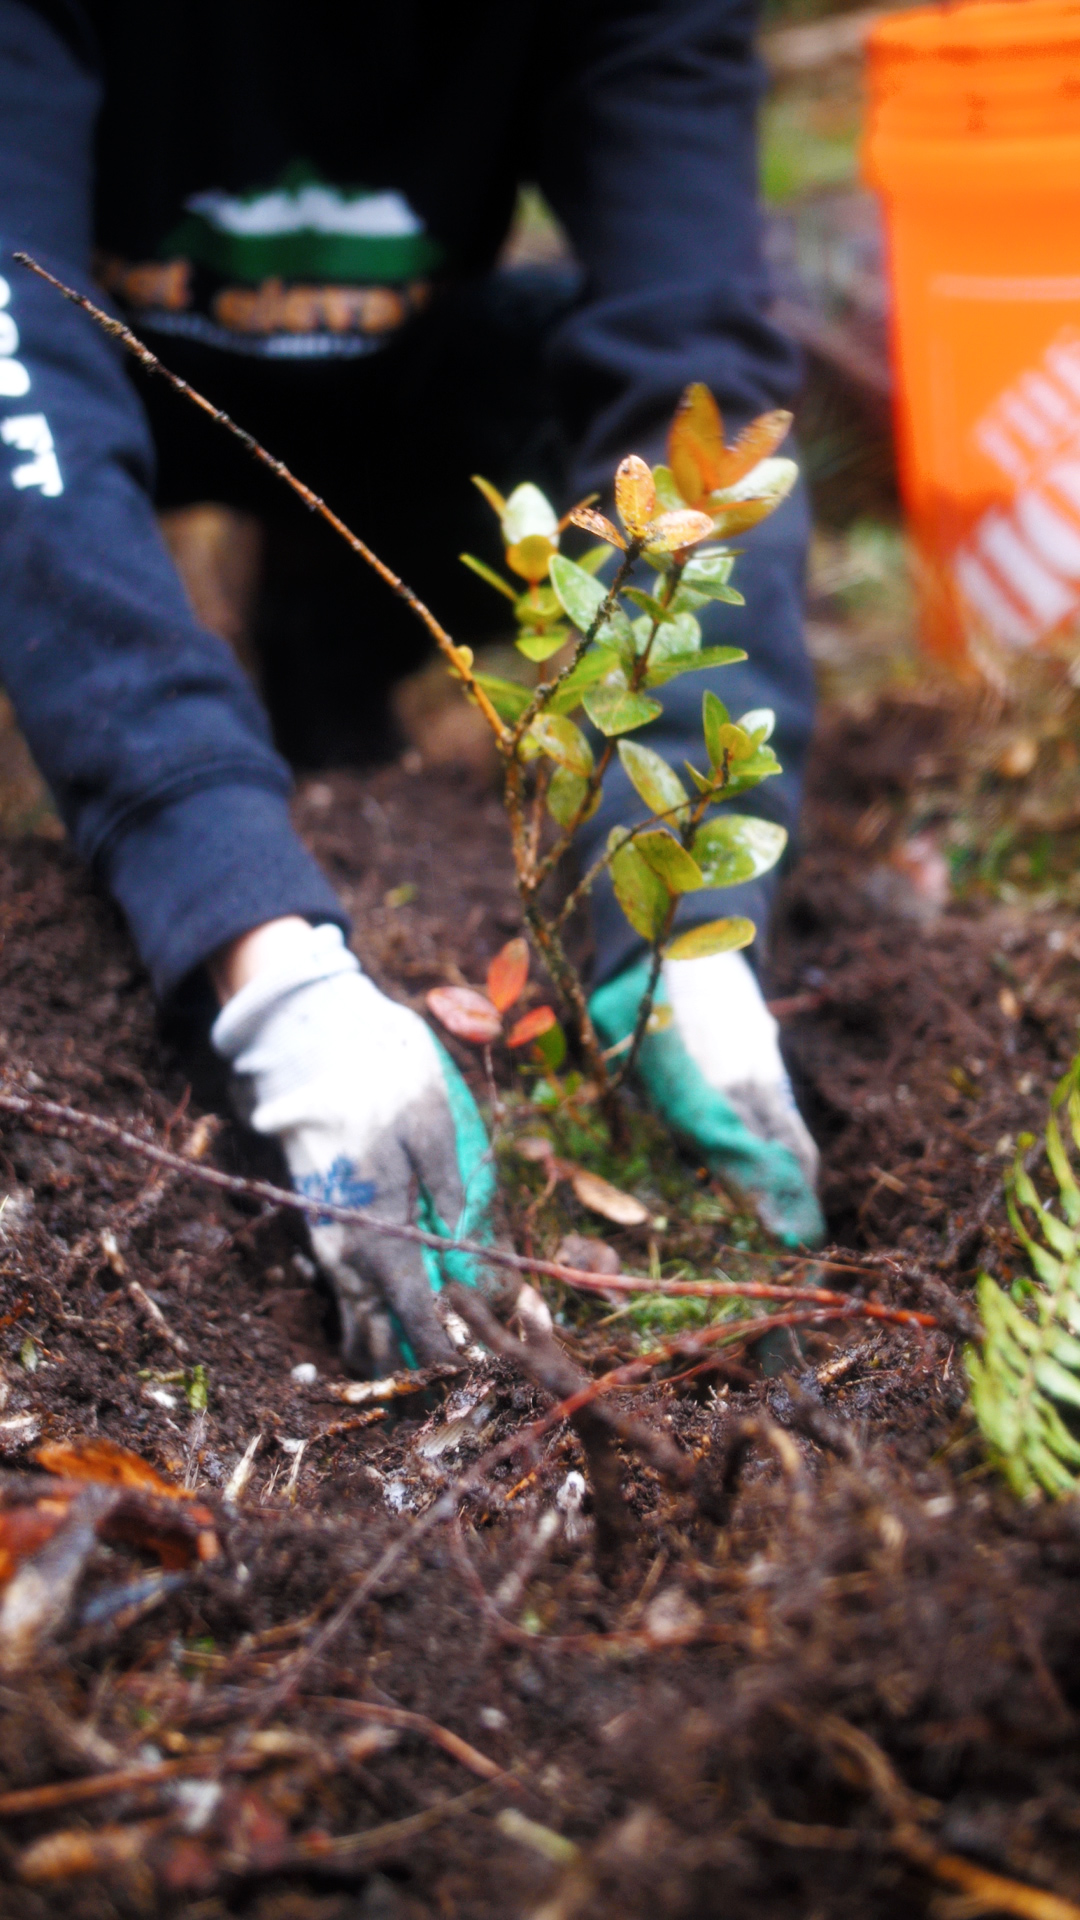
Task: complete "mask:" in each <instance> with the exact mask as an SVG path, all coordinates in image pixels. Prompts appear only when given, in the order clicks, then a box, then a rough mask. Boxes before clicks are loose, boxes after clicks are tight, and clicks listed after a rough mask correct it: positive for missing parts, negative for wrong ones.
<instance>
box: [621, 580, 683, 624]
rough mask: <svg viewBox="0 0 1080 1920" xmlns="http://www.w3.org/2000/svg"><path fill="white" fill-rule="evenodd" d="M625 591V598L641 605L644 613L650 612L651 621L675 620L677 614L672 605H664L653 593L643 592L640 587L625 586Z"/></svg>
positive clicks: (636, 605)
mask: <svg viewBox="0 0 1080 1920" xmlns="http://www.w3.org/2000/svg"><path fill="white" fill-rule="evenodd" d="M623 593H624V598H625V599H627V600H632V601H633V603H634V605H635V607H640V608H641V611H642V613H647V614H648V616H649V619H650V621H653V620H658V621H660V622H663V621H665V620H674V618H675V615H674V613H673V612H672V610H671V608H670V607H665V606H662V605H661V603H660V601H659V600H657V599H655V598H654V596H653V595H652V594H651V593H643V592H642V590H641V588H640V587H625V588H624V589H623Z"/></svg>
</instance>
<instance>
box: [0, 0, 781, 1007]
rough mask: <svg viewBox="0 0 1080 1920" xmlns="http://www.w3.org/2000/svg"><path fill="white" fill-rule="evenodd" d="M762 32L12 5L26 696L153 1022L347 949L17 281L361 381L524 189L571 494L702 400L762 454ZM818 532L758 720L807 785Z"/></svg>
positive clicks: (12, 356) (13, 276)
mask: <svg viewBox="0 0 1080 1920" xmlns="http://www.w3.org/2000/svg"><path fill="white" fill-rule="evenodd" d="M752 26H753V14H752V8H751V6H750V5H748V4H746V0H575V4H574V5H573V6H563V5H560V4H555V3H553V0H545V4H544V5H539V4H533V0H522V4H519V5H511V6H507V5H506V0H458V4H457V5H455V6H453V7H446V6H445V5H442V6H435V5H432V4H428V0H395V3H394V5H393V6H392V7H385V6H380V7H376V6H373V5H369V6H360V7H352V8H345V7H342V6H341V5H340V0H308V4H307V5H305V6H304V7H303V8H302V9H300V8H295V7H293V6H287V5H285V4H282V0H258V3H257V4H256V0H215V4H214V5H213V6H211V5H209V4H207V0H188V4H185V5H183V6H180V5H176V4H166V3H165V0H159V4H157V5H154V6H147V5H146V4H145V0H86V3H85V4H84V5H82V6H80V5H78V4H76V0H50V3H48V4H46V3H45V0H42V3H41V4H28V3H25V0H0V271H2V275H3V278H2V280H0V591H2V594H3V606H4V619H3V622H2V625H0V678H2V680H3V683H4V685H5V687H6V688H7V690H8V692H9V693H10V694H11V696H12V698H13V700H14V703H15V706H16V709H17V712H18V715H19V718H20V721H21V723H22V725H23V727H24V729H25V732H26V734H27V737H28V739H29V742H30V745H31V748H32V750H33V752H34V754H35V756H36V758H37V760H38V763H39V765H40V766H41V769H42V771H43V773H44V774H45V777H46V779H47V780H48V782H49V784H50V787H51V789H52V791H53V793H54V795H55V797H56V801H57V804H58V806H59V808H60V811H61V813H62V815H63V818H64V820H65V822H66V824H67V827H68V829H69V831H70V833H71V835H72V839H73V842H74V845H75V847H76V848H77V850H78V851H79V853H80V854H81V855H82V856H83V857H84V858H85V859H86V860H88V861H89V862H91V863H92V864H93V865H94V867H95V869H96V870H97V872H98V874H99V876H100V877H101V879H102V881H103V882H104V884H105V885H106V886H107V887H109V888H110V889H111V891H112V892H113V894H114V896H115V897H116V898H117V899H118V900H119V902H120V904H121V906H122V907H123V908H124V910H125V911H126V913H127V915H128V919H129V921H130V924H131V926H132V930H133V933H134V936H135V939H136V941H137V944H138V946H139V948H140V951H141V953H142V955H143V957H144V959H145V960H146V962H147V964H148V966H149V967H150V969H151V972H152V974H153V977H154V980H155V984H156V986H157V988H158V990H159V992H161V993H163V994H167V993H168V992H169V991H170V990H171V989H172V988H173V987H175V986H176V985H177V984H178V982H179V981H180V980H182V979H183V978H184V976H185V975H186V974H188V973H189V972H190V971H191V970H192V969H193V968H194V967H195V966H197V965H198V964H199V963H200V962H201V961H202V960H204V959H205V958H206V957H207V955H208V954H209V953H211V952H212V951H213V950H214V949H215V948H217V947H218V946H220V945H221V944H223V943H224V942H225V941H227V940H229V939H231V938H233V937H234V936H236V935H237V934H239V933H242V932H244V931H245V930H247V929H248V928H249V927H251V926H253V925H256V924H258V923H259V922H261V921H263V920H266V919H269V918H273V917H275V916H276V915H278V914H281V913H300V914H305V915H307V916H308V917H310V918H312V919H327V918H329V919H337V920H343V915H342V912H341V908H340V906H339V904H338V903H337V901H336V899H335V896H334V895H333V893H332V891H331V889H330V888H329V886H328V884H327V883H326V881H325V880H324V879H323V877H322V876H321V874H320V873H319V872H318V870H317V868H316V867H315V866H314V865H313V863H312V862H311V861H310V860H309V858H308V856H307V854H306V853H305V852H304V850H303V849H302V848H301V846H300V845H299V842H298V841H297V840H296V838H295V836H294V834H293V832H292V829H291V827H290V825H289V821H288V815H287V795H288V788H289V776H288V772H287V769H286V767H285V766H284V764H283V762H282V761H281V759H280V758H279V756H278V755H277V754H276V753H275V751H274V749H273V746H272V744H271V741H270V737H269V732H268V728H267V723H266V719H265V716H264V715H263V713H262V711H261V709H260V707H259V705H258V702H257V700H256V698H255V695H254V693H253V692H252V690H251V688H250V687H249V685H248V684H247V682H246V680H245V678H244V677H243V675H242V674H241V672H240V670H239V669H238V667H237V666H236V664H235V662H234V660H233V658H232V655H231V654H230V652H229V651H228V649H227V648H226V647H225V646H224V645H223V643H221V642H220V641H219V640H217V639H216V638H215V637H214V636H212V635H210V634H208V633H207V632H205V631H203V630H202V629H200V628H199V626H198V625H197V624H196V622H195V620H194V618H193V616H192V613H191V611H190V609H189V607H188V604H187V601H186V599H185V596H184V594H183V591H182V589H181V586H180V583H179V580H178V578H177V576H176V574H175V572H174V570H173V567H172V564H171V561H170V560H169V558H168V556H167V554H166V552H165V549H164V547H163V544H162V541H161V538H160V535H159V533H158V530H157V526H156V523H155V519H154V514H153V507H152V471H153V450H152V446H151V444H150V437H149V432H148V429H147V426H146V422H145V420H144V417H143V414H142V411H141V407H140V404H139V402H138V399H137V397H136V395H135V392H134V389H133V387H132V385H131V383H130V381H129V378H128V376H127V372H126V369H125V367H124V366H123V365H122V363H121V359H120V357H119V355H118V353H117V350H116V349H115V348H114V347H113V346H112V345H111V344H110V343H109V342H108V341H107V340H105V339H104V338H103V337H102V336H101V334H100V333H99V332H98V331H97V330H96V329H94V328H93V327H92V325H91V324H90V323H89V322H88V321H87V320H86V318H85V317H84V316H83V315H81V314H80V313H79V312H78V311H77V310H75V309H73V308H72V307H71V306H70V305H68V304H67V303H66V302H64V301H62V300H61V299H60V298H59V297H58V296H57V295H56V294H55V293H54V292H52V291H51V289H49V288H48V287H47V286H45V285H43V284H42V283H41V282H40V281H37V280H35V279H33V278H32V277H31V276H30V275H29V274H28V273H27V272H26V271H25V270H24V269H22V268H20V267H18V266H17V265H15V264H14V263H13V262H12V261H11V257H10V256H11V253H12V251H13V250H15V249H17V248H25V249H26V250H27V251H29V252H32V253H34V254H36V255H37V256H38V257H40V258H41V259H42V260H43V261H44V263H45V264H46V265H48V266H49V267H50V268H51V269H52V270H53V271H54V272H55V273H57V274H58V275H60V276H61V277H62V278H64V279H65V280H67V281H69V282H71V283H73V284H74V285H76V286H78V287H80V288H83V289H84V290H86V291H89V292H91V293H94V292H96V291H97V288H98V286H100V285H103V286H105V287H106V288H107V289H108V291H109V293H110V294H111V296H112V297H113V299H114V300H115V301H116V302H117V303H118V304H119V305H120V306H121V307H126V309H127V310H128V312H129V313H130V314H131V315H132V316H133V318H134V320H135V323H136V324H137V326H138V327H139V329H140V330H141V331H143V332H144V333H145V334H146V337H147V339H148V341H149V342H150V344H152V345H153V346H154V347H155V348H157V349H158V350H159V351H161V352H162V353H163V356H164V357H166V358H168V343H169V341H170V339H172V340H173V341H175V342H177V343H178V344H179V343H180V342H182V341H184V340H187V341H193V342H195V343H197V344H199V345H200V346H202V347H207V346H208V347H210V348H212V349H216V350H218V351H220V352H222V353H225V354H230V355H235V354H243V355H247V356H249V357H251V358H254V359H261V360H265V361H275V360H280V359H283V358H284V359H289V360H291V361H293V362H296V361H301V362H302V361H304V360H312V361H314V360H320V361H323V360H325V359H326V358H327V357H335V358H339V359H343V360H347V359H349V358H354V359H359V358H365V359H366V358H370V356H372V355H376V354H378V352H379V351H380V349H381V348H382V346H383V345H384V344H385V342H386V341H387V340H388V339H390V338H392V337H393V336H394V335H395V334H396V333H397V332H398V330H399V329H401V328H408V327H409V326H410V324H412V322H413V319H414V317H415V315H416V314H417V313H419V312H420V311H421V310H427V309H430V308H432V307H433V306H434V305H435V304H436V303H437V302H438V300H439V298H440V295H441V293H442V292H443V290H444V289H445V288H446V287H448V286H451V285H453V284H454V283H455V282H460V281H461V280H463V279H466V278H468V277H471V276H476V275H480V274H483V273H484V272H485V271H486V270H487V269H489V268H490V266H491V265H492V263H493V261H494V259H495V256H496V254H497V252H498V249H499V246H500V244H501V242H502V240H503V238H504V236H505V233H506V229H507V225H508V222H509V219H510V216H511V212H512V209H513V205H514V199H515V193H516V189H517V186H518V184H519V182H520V181H521V180H523V179H534V180H536V181H538V182H539V184H540V186H541V188H542V189H543V191H544V193H545V194H546V196H547V197H548V199H549V200H550V202H551V204H552V206H553V207H554V208H555V210H556V212H557V213H558V215H559V217H560V219H561V220H562V222H563V224H564V225H565V227H566V229H567V232H568V233H569V235H570V238H571V241H572V243H573V246H574V250H575V253H576V255H577V258H578V260H579V262H580V264H581V267H582V270H583V292H582V296H581V299H580V301H579V303H578V305H577V307H576V309H575V310H574V312H573V313H572V314H571V316H570V317H569V319H567V320H566V321H564V322H563V324H562V325H561V328H560V330H559V334H558V337H557V338H556V339H555V340H554V341H553V342H552V358H553V364H554V366H555V369H556V373H557V378H558V383H559V393H560V397H561V402H562V406H563V411H564V420H565V426H566V430H567V434H568V436H569V442H570V445H571V447H572V449H573V463H572V472H571V475H570V484H571V486H572V488H573V490H574V491H575V492H577V491H580V490H584V488H585V487H587V486H592V485H597V484H601V485H602V484H603V483H604V481H605V480H606V479H607V477H608V476H609V475H610V472H611V468H612V464H613V462H614V461H615V460H617V459H618V458H619V457H621V455H622V454H623V453H624V452H626V451H627V450H628V449H630V448H631V447H636V448H638V449H639V450H648V449H649V447H650V446H655V444H656V440H657V435H658V433H659V431H660V428H661V426H662V423H663V422H664V420H665V419H666V417H667V416H668V415H669V414H670V411H671V409H672V406H673V404H674V402H675V400H676V398H677V396H678V394H679V392H680V390H681V389H682V387H683V386H684V385H685V383H686V382H687V381H688V380H691V379H694V380H705V381H707V382H708V383H709V384H710V385H711V386H712V387H713V389H714V391H715V392H716V393H717V395H718V397H719V398H720V400H721V403H722V405H723V406H724V407H725V409H726V410H728V411H730V412H731V413H733V414H734V415H736V416H746V415H747V414H750V413H753V412H756V411H759V410H760V409H761V408H763V407H766V406H772V405H775V404H777V402H778V401H782V400H783V399H784V398H786V397H787V395H788V393H789V390H790V384H791V378H792V371H793V367H792V358H791V354H790V351H789V349H788V348H787V346H786V345H785V343H784V342H783V341H782V340H781V339H780V338H779V337H778V336H777V334H776V333H775V332H774V330H773V329H772V327H771V326H770V325H769V323H768V322H767V320H766V318H765V317H764V302H765V291H766V290H765V283H764V277H763V271H762V266H761V261H760V255H759V245H758V228H757V217H756V210H755V204H754V202H755V188H754V160H753V152H754V112H755V105H756V99H757V95H758V90H759V74H758V68H757V65H756V62H755V60H754V57H753V53H752V46H751V34H752ZM94 276H96V279H95V278H94ZM208 491H211V489H208ZM790 524H791V531H790V533H789V534H788V535H787V536H784V537H786V539H787V548H786V549H785V552H786V553H787V558H786V559H784V560H783V562H782V564H781V567H780V572H781V574H782V575H783V582H782V583H781V589H780V599H781V600H782V601H783V607H782V608H781V609H780V610H779V612H777V613H776V614H775V616H774V617H775V618H777V619H779V621H780V625H781V626H782V627H783V628H784V629H785V636H786V637H785V638H784V640H783V644H782V645H780V647H779V654H780V655H782V656H783V658H782V661H781V662H780V666H779V668H778V669H777V672H776V673H774V674H773V676H772V677H773V680H774V682H778V681H783V682H784V683H785V684H784V685H779V684H776V685H774V686H772V687H770V686H769V685H765V687H764V690H765V692H767V693H769V692H771V693H773V695H774V703H775V701H776V696H777V695H778V696H779V703H780V705H781V707H782V709H784V712H782V716H781V717H782V723H783V722H784V718H785V712H786V714H787V721H788V723H789V724H788V732H789V735H790V738H789V741H788V748H787V750H788V755H789V758H790V757H792V756H794V759H795V760H797V759H798V758H799V757H800V756H801V752H802V746H803V744H804V738H805V731H806V721H807V717H808V691H807V686H806V678H805V670H804V663H803V664H800V661H801V656H800V655H799V650H798V641H797V621H798V611H797V599H798V577H797V576H798V568H799V558H798V552H799V540H800V535H799V530H798V524H797V516H796V519H795V520H792V521H791V523H790ZM784 537H782V539H781V547H782V546H783V538H784ZM777 550H778V549H775V543H774V560H773V561H772V562H771V563H770V565H771V567H772V574H773V575H775V574H776V562H775V551H777ZM770 577H772V576H770ZM785 583H786V584H785ZM743 584H744V589H745V586H746V581H745V580H744V582H743ZM773 586H774V588H775V586H776V580H775V579H774V580H773ZM774 597H775V595H774ZM793 634H794V635H795V636H796V637H794V638H793V637H792V636H793ZM711 637H712V636H710V638H711ZM768 678H769V675H768V674H766V675H765V680H766V681H767V680H768ZM760 680H761V676H759V681H760ZM729 688H730V682H729V683H728V685H727V686H726V687H725V689H724V692H725V697H727V695H728V691H729ZM785 688H786V690H785ZM761 691H762V688H761V685H760V684H758V683H755V685H754V688H753V693H754V696H755V697H754V703H755V704H756V703H758V702H759V700H760V696H761ZM695 698H696V700H697V701H699V700H700V683H699V684H697V686H696V692H695ZM747 704H748V705H749V704H751V701H750V700H749V699H748V700H747ZM793 795H794V786H792V787H791V788H790V791H789V795H788V798H787V799H785V800H782V801H781V800H779V799H778V801H777V803H776V804H777V805H778V807H779V810H780V812H781V813H782V814H783V812H784V809H785V807H786V808H787V809H788V811H790V807H791V805H793ZM606 970H608V971H610V967H609V968H607V969H606Z"/></svg>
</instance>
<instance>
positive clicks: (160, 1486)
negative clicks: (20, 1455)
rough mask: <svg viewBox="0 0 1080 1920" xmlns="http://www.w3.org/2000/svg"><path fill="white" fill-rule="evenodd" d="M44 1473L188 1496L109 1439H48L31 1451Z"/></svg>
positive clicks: (182, 1497) (175, 1496)
mask: <svg viewBox="0 0 1080 1920" xmlns="http://www.w3.org/2000/svg"><path fill="white" fill-rule="evenodd" d="M34 1458H35V1459H36V1460H37V1462H38V1464H39V1466H42V1467H44V1468H45V1471H46V1472H47V1473H58V1474H61V1475H62V1476H63V1478H64V1479H65V1480H94V1481H96V1482H97V1483H98V1484H99V1485H100V1486H108V1487H138V1488H140V1489H141V1490H142V1492H143V1493H159V1494H163V1495H164V1497H165V1498H166V1499H167V1500H188V1499H190V1498H191V1496H190V1494H188V1493H185V1491H184V1489H183V1487H178V1486H177V1485H176V1482H175V1481H174V1480H167V1479H166V1478H165V1476H164V1474H161V1473H159V1472H158V1470H157V1468H156V1467H152V1466H151V1465H150V1462H149V1461H148V1460H144V1459H143V1458H142V1457H141V1455H140V1454H137V1453H131V1452H130V1451H129V1450H128V1448H127V1447H118V1446H117V1445H116V1444H115V1442H114V1441H112V1440H102V1439H94V1440H89V1439H87V1440H73V1441H71V1443H70V1444H69V1445H68V1446H64V1445H63V1444H62V1443H61V1442H59V1441H50V1442H48V1443H47V1444H46V1445H45V1446H43V1447H39V1448H38V1450H37V1453H36V1454H35V1455H34Z"/></svg>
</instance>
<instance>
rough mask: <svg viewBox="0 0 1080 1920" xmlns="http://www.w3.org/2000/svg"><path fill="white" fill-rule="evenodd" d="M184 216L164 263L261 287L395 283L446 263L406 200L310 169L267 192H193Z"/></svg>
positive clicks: (289, 173)
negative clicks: (181, 263)
mask: <svg viewBox="0 0 1080 1920" xmlns="http://www.w3.org/2000/svg"><path fill="white" fill-rule="evenodd" d="M185 213H186V218H185V219H184V220H182V221H181V222H180V224H179V226H177V227H174V228H173V230H172V232H171V233H170V234H169V236H168V238H167V239H166V241H165V243H164V248H163V253H164V255H165V257H167V258H170V259H174V258H176V257H177V256H183V257H185V258H187V259H189V260H193V261H196V262H197V263H198V264H199V265H201V266H204V267H208V268H209V269H210V270H211V272H214V273H219V274H221V275H222V277H223V278H224V279H227V280H237V281H246V282H249V283H251V284H252V285H258V284H260V283H261V282H262V281H264V280H268V279H272V278H275V277H276V278H280V279H282V280H301V281H328V280H338V281H346V282H350V283H352V284H354V285H355V284H361V285H362V284H365V283H377V284H379V285H382V286H387V285H389V286H393V285H395V284H399V283H404V282H406V281H409V280H415V279H417V278H420V277H422V276H423V275H424V274H427V273H431V272H432V271H433V269H434V268H436V267H438V266H439V265H440V264H441V261H442V258H443V250H442V248H441V247H440V245H439V243H438V242H437V241H436V240H433V239H432V238H431V236H430V234H429V233H428V232H427V229H426V228H425V226H424V224H423V222H422V220H421V219H420V218H419V216H418V215H417V214H416V213H415V212H414V211H413V209H412V207H411V206H410V205H409V202H408V201H407V200H406V199H405V196H404V195H403V194H401V193H398V192H397V191H396V190H394V189H393V188H383V189H379V190H376V191H372V190H370V189H368V188H364V187H340V186H332V185H330V184H329V183H328V182H326V181H324V180H322V179H320V178H319V176H318V175H317V174H316V173H315V172H314V170H313V169H312V168H311V167H309V166H307V165H305V164H303V163H298V164H296V165H294V166H292V167H289V168H288V169H287V170H286V172H285V173H284V174H283V175H282V177H281V180H280V182H279V183H278V185H277V186H275V187H272V188H270V189H269V190H268V191H264V192H256V193H247V194H229V193H224V192H222V191H221V190H220V189H218V188H213V189H211V190H210V191H208V192H205V193H197V194H194V195H193V196H192V198H191V199H190V200H188V201H187V202H186V204H185Z"/></svg>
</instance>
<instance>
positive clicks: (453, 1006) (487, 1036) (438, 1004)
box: [427, 987, 502, 1046]
mask: <svg viewBox="0 0 1080 1920" xmlns="http://www.w3.org/2000/svg"><path fill="white" fill-rule="evenodd" d="M427 1005H428V1011H429V1013H433V1014H434V1015H435V1018H436V1020H438V1021H440V1022H441V1023H442V1025H443V1026H444V1027H445V1028H446V1029H447V1031H448V1032H449V1033H454V1034H456V1035H457V1037H458V1039H459V1040H472V1041H473V1042H474V1043H475V1044H476V1045H477V1046H486V1045H487V1043H488V1041H489V1040H497V1039H498V1038H499V1035H500V1034H501V1032H502V1021H501V1020H500V1018H499V1015H498V1013H497V1012H496V1010H495V1008H494V1007H493V1006H492V1004H491V1001H490V1000H489V999H488V997H487V994H486V993H481V992H480V989H479V987H433V988H432V990H431V992H430V993H429V994H428V996H427Z"/></svg>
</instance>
